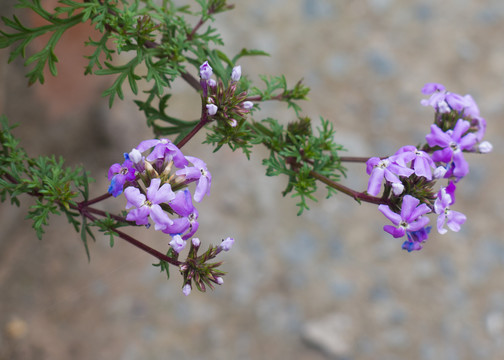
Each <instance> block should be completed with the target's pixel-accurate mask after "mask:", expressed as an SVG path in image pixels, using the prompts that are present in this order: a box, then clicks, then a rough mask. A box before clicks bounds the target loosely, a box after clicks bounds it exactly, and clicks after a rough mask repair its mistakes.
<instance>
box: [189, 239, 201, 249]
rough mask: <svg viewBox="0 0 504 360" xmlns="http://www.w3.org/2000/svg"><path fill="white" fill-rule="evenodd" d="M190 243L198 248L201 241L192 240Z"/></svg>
mask: <svg viewBox="0 0 504 360" xmlns="http://www.w3.org/2000/svg"><path fill="white" fill-rule="evenodd" d="M191 242H192V244H193V246H194V247H199V246H200V245H201V241H200V239H198V238H192V240H191Z"/></svg>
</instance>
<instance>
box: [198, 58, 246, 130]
mask: <svg viewBox="0 0 504 360" xmlns="http://www.w3.org/2000/svg"><path fill="white" fill-rule="evenodd" d="M212 75H213V69H212V67H211V66H210V64H209V63H208V61H205V62H204V63H203V64H202V65H201V66H200V84H201V88H202V89H203V100H204V102H205V108H206V115H207V116H208V117H210V118H211V119H215V120H217V121H223V122H224V123H225V124H227V125H228V126H230V127H233V128H236V127H239V126H240V125H241V124H242V123H243V122H244V121H245V115H246V114H247V113H248V112H250V110H251V109H252V107H253V106H254V104H253V103H252V102H251V101H247V100H245V99H246V97H247V93H246V92H245V91H242V92H240V93H238V94H237V93H236V92H237V85H238V82H239V81H240V78H241V66H239V65H238V66H235V67H234V68H233V69H232V71H231V76H230V80H229V82H228V84H227V85H225V84H224V83H223V82H222V80H219V81H215V80H214V79H212Z"/></svg>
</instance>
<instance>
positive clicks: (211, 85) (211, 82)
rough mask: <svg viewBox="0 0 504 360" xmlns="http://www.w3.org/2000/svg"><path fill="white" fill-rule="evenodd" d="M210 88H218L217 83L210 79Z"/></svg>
mask: <svg viewBox="0 0 504 360" xmlns="http://www.w3.org/2000/svg"><path fill="white" fill-rule="evenodd" d="M208 86H210V87H211V88H215V87H216V86H217V81H215V80H214V79H208Z"/></svg>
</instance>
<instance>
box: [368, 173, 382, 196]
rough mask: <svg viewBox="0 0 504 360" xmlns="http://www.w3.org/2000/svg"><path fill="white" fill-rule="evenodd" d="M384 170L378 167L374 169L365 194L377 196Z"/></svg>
mask: <svg viewBox="0 0 504 360" xmlns="http://www.w3.org/2000/svg"><path fill="white" fill-rule="evenodd" d="M384 175H385V170H384V169H382V168H380V167H375V168H374V169H373V171H372V172H371V176H370V177H369V182H368V188H367V192H368V194H369V195H372V196H376V195H378V194H379V192H380V189H381V185H382V182H383V176H384Z"/></svg>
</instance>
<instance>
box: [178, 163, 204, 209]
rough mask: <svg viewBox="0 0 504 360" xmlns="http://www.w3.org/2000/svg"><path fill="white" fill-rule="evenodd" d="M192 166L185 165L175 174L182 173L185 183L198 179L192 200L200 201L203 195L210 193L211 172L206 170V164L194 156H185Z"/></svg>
mask: <svg viewBox="0 0 504 360" xmlns="http://www.w3.org/2000/svg"><path fill="white" fill-rule="evenodd" d="M186 159H187V160H189V161H190V162H191V163H192V164H193V165H194V166H185V167H184V168H183V169H181V170H178V171H177V172H176V173H175V174H176V175H183V176H185V178H186V181H185V182H186V183H190V182H193V181H198V183H197V185H196V190H195V191H194V201H196V202H201V200H203V196H205V195H207V196H208V195H210V186H211V185H212V174H210V172H209V171H208V169H207V167H206V164H205V163H204V162H203V161H202V160H200V159H198V158H195V157H192V156H186Z"/></svg>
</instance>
